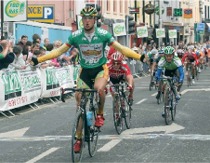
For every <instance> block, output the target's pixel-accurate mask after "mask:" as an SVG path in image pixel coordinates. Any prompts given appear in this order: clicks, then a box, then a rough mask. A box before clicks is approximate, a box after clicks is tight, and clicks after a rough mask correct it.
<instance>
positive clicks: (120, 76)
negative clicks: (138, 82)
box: [107, 48, 134, 105]
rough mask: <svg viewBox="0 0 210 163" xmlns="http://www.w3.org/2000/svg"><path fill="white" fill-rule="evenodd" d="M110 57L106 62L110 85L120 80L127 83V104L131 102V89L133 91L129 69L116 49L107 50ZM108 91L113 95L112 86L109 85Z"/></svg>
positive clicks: (132, 80)
mask: <svg viewBox="0 0 210 163" xmlns="http://www.w3.org/2000/svg"><path fill="white" fill-rule="evenodd" d="M109 56H111V57H110V59H109V61H108V63H107V65H108V68H109V76H110V81H109V83H110V85H113V84H119V83H120V82H124V81H125V82H126V83H127V90H128V91H129V95H128V103H129V105H132V104H133V91H134V79H133V75H132V74H131V70H130V68H129V66H128V64H127V63H126V61H125V60H124V56H123V55H122V54H121V53H120V52H119V51H116V50H112V48H111V50H110V52H109ZM110 92H111V94H112V97H114V92H115V90H114V88H113V87H110Z"/></svg>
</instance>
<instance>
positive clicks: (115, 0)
mask: <svg viewBox="0 0 210 163" xmlns="http://www.w3.org/2000/svg"><path fill="white" fill-rule="evenodd" d="M117 7H118V5H117V0H113V12H114V13H115V14H116V13H117Z"/></svg>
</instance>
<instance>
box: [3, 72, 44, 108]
mask: <svg viewBox="0 0 210 163" xmlns="http://www.w3.org/2000/svg"><path fill="white" fill-rule="evenodd" d="M0 89H1V92H2V93H1V95H0V111H7V110H11V109H14V108H18V107H20V106H24V105H28V104H31V103H33V102H36V101H37V100H38V99H39V98H40V94H41V78H40V74H39V73H38V70H35V71H31V70H22V71H0Z"/></svg>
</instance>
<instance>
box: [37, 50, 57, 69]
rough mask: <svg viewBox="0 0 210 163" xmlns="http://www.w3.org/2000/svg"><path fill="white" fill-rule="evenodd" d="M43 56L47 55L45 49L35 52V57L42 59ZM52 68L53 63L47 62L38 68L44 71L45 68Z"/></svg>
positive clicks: (40, 64)
mask: <svg viewBox="0 0 210 163" xmlns="http://www.w3.org/2000/svg"><path fill="white" fill-rule="evenodd" d="M43 55H45V49H44V48H41V49H40V50H35V51H34V56H35V57H41V56H43ZM50 66H53V63H52V62H51V61H45V62H42V63H39V64H38V65H37V66H36V67H40V68H42V69H44V68H47V67H50Z"/></svg>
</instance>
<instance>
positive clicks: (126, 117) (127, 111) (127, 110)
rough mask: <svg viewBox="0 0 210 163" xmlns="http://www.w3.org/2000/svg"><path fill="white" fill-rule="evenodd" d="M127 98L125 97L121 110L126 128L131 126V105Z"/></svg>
mask: <svg viewBox="0 0 210 163" xmlns="http://www.w3.org/2000/svg"><path fill="white" fill-rule="evenodd" d="M127 101H128V100H126V99H125V102H124V103H125V108H124V110H123V116H124V120H125V126H126V128H127V129H130V128H131V111H132V108H131V106H130V105H129V104H128V102H127Z"/></svg>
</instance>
